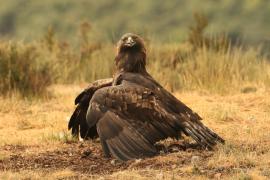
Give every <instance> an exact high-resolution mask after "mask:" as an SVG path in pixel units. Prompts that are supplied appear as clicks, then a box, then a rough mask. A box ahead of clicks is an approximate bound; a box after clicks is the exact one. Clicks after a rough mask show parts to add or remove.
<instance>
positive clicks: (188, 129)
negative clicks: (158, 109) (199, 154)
mask: <svg viewBox="0 0 270 180" xmlns="http://www.w3.org/2000/svg"><path fill="white" fill-rule="evenodd" d="M184 132H185V134H187V135H189V136H191V137H192V138H193V139H194V140H195V141H196V142H197V143H198V144H200V145H201V146H203V147H205V148H208V149H212V148H213V146H215V145H216V144H217V142H219V143H222V144H223V143H224V142H225V141H224V139H222V138H221V137H220V136H219V135H217V134H216V133H215V132H213V131H212V130H210V129H209V128H208V127H206V126H204V125H203V124H202V123H201V122H200V121H186V122H185V128H184Z"/></svg>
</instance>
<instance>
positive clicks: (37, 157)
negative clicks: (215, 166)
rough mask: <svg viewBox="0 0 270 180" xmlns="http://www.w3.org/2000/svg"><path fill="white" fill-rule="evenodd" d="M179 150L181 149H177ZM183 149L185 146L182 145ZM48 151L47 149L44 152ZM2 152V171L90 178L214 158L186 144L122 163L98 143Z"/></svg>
mask: <svg viewBox="0 0 270 180" xmlns="http://www.w3.org/2000/svg"><path fill="white" fill-rule="evenodd" d="M177 147H178V146H177ZM179 147H180V148H183V147H184V146H183V145H181V146H179ZM45 149H48V150H45ZM0 151H1V152H6V153H8V154H9V155H8V156H7V157H5V158H2V159H0V171H7V170H11V171H21V170H42V171H43V172H44V171H45V172H46V171H48V172H51V171H57V170H62V169H66V168H68V169H70V170H72V171H75V172H79V173H83V174H86V175H87V174H88V175H93V174H96V175H104V174H111V173H113V172H116V171H121V170H125V169H147V168H151V169H160V168H162V169H163V170H169V169H172V168H176V167H182V166H184V165H187V164H192V160H191V159H192V157H194V156H198V157H199V162H198V163H200V164H203V162H204V161H205V160H206V159H208V158H209V157H210V156H212V154H213V152H211V151H206V150H200V149H199V148H198V147H197V146H194V145H192V144H191V145H190V144H186V145H185V147H184V150H182V149H178V150H177V149H176V148H175V147H174V149H173V150H170V151H178V152H174V153H170V152H166V153H164V152H163V153H162V154H160V155H158V156H155V157H152V158H147V159H143V160H135V161H129V162H119V161H116V160H113V159H112V158H105V157H104V156H103V154H102V149H101V147H100V145H99V143H94V142H83V143H81V142H79V143H65V144H61V145H59V144H58V145H56V147H46V146H20V145H5V146H2V147H0Z"/></svg>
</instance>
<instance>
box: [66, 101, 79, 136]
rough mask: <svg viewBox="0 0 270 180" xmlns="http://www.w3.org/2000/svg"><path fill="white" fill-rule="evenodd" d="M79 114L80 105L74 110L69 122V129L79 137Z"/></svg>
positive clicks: (73, 134)
mask: <svg viewBox="0 0 270 180" xmlns="http://www.w3.org/2000/svg"><path fill="white" fill-rule="evenodd" d="M79 114H80V109H79V106H78V107H77V108H76V109H75V111H74V112H73V114H72V116H71V117H70V120H69V122H68V130H70V129H71V134H72V136H74V137H78V135H79V126H80V121H79V119H78V116H79Z"/></svg>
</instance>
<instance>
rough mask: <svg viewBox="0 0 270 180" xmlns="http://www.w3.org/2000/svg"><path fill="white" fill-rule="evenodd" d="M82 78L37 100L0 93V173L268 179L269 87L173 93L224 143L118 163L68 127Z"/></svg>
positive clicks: (10, 175) (48, 176) (3, 175)
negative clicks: (225, 92)
mask: <svg viewBox="0 0 270 180" xmlns="http://www.w3.org/2000/svg"><path fill="white" fill-rule="evenodd" d="M84 86H85V85H82V86H81V87H78V86H60V85H58V86H53V87H51V92H52V95H51V97H50V98H47V99H46V100H40V101H37V100H34V101H32V102H30V101H26V100H18V98H11V99H7V98H1V97H0V179H40V177H43V178H46V179H66V178H67V179H79V178H82V179H83V178H93V179H96V178H101V179H116V178H117V179H134V178H138V179H181V178H184V179H190V178H197V179H207V178H217V179H218V178H225V179H252V178H253V179H270V92H269V91H266V90H262V89H259V90H257V91H256V92H252V93H245V94H244V93H239V94H236V95H227V96H219V95H210V94H208V93H198V92H192V93H176V94H175V95H176V96H177V97H178V98H180V99H181V100H182V101H183V102H184V103H186V104H188V105H189V106H190V107H192V108H193V109H194V110H195V111H197V112H198V113H199V114H200V115H201V116H202V117H203V118H204V120H203V122H204V123H205V124H207V125H208V126H209V127H211V128H212V129H213V130H214V131H216V132H217V133H218V134H220V135H221V136H222V137H223V138H224V139H225V140H226V144H225V145H219V146H218V147H217V149H216V150H215V151H212V152H210V151H203V150H200V149H199V148H196V147H193V146H190V147H189V146H188V147H187V148H186V149H185V150H181V151H178V152H173V153H168V154H166V153H163V154H161V155H160V156H157V157H154V158H149V159H145V160H137V161H132V162H127V163H122V164H121V163H119V162H117V161H113V160H112V159H105V158H104V157H103V156H102V151H101V148H100V146H99V143H98V142H79V141H76V140H74V139H72V138H71V137H70V135H69V132H68V131H67V120H68V118H69V116H70V115H71V112H72V110H73V108H74V105H73V99H74V97H75V95H76V94H77V93H78V92H79V91H80V90H81V89H82V87H84ZM164 143H166V144H169V143H171V141H166V142H164ZM179 143H180V144H184V145H186V146H187V144H186V143H192V142H191V141H190V140H189V139H186V140H185V141H180V142H179Z"/></svg>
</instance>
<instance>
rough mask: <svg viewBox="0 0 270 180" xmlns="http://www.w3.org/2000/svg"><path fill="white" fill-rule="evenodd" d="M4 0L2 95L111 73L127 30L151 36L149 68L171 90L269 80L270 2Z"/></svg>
mask: <svg viewBox="0 0 270 180" xmlns="http://www.w3.org/2000/svg"><path fill="white" fill-rule="evenodd" d="M0 2H1V6H0V93H2V94H9V93H10V92H14V91H15V92H19V93H20V94H22V95H23V96H28V95H33V94H34V95H39V94H43V93H44V92H46V87H47V86H49V85H50V84H55V83H78V82H91V81H93V80H95V79H99V78H106V77H110V76H111V75H112V73H113V57H114V43H115V42H116V41H117V40H118V39H119V37H120V36H121V35H122V34H123V33H125V32H135V33H138V34H140V35H142V36H143V38H144V39H146V44H147V47H148V69H149V71H150V72H151V73H152V74H153V76H154V77H155V78H156V79H158V80H159V81H160V82H161V83H162V84H163V85H165V86H166V87H167V88H169V89H170V90H198V89H201V90H207V91H212V92H216V93H228V92H239V91H245V89H246V87H250V86H252V87H253V86H254V87H269V85H270V67H269V60H268V59H269V47H270V45H269V44H270V23H269V22H270V1H265V0H252V1H248V0H237V1H235V0H220V1H213V0H205V1H200V0H193V1H184V0H172V1H161V0H149V1H135V0H127V1H126V0H112V1H107V0H99V1H88V0H76V1H74V0H46V1H36V0H19V1H18V0H9V1H4V0H0ZM243 89H244V90H243ZM251 89H252V88H251Z"/></svg>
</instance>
